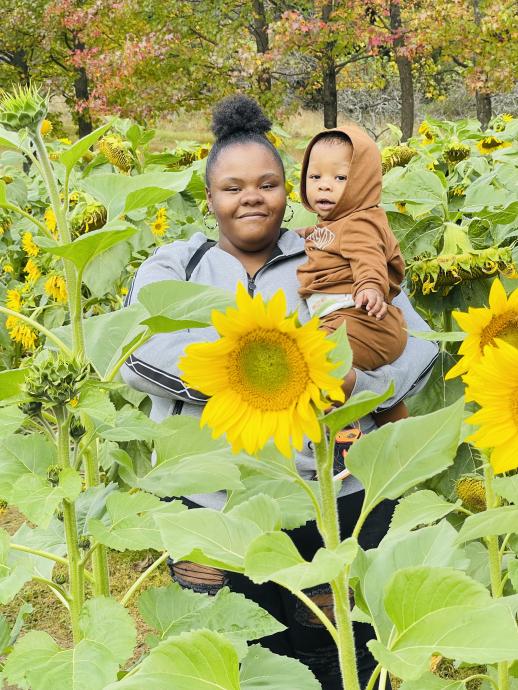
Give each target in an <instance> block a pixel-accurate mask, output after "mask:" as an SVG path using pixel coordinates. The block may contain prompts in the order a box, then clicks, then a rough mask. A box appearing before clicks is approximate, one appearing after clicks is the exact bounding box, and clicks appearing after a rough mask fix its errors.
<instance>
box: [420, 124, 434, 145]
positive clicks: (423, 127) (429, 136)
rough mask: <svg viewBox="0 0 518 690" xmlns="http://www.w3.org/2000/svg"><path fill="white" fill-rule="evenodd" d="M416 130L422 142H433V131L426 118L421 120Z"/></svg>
mask: <svg viewBox="0 0 518 690" xmlns="http://www.w3.org/2000/svg"><path fill="white" fill-rule="evenodd" d="M417 131H418V132H419V134H421V135H422V137H423V143H426V144H433V142H434V141H435V131H434V129H433V128H432V127H431V126H430V124H429V123H428V122H427V121H426V120H424V121H423V122H421V124H420V125H419V129H418V130H417Z"/></svg>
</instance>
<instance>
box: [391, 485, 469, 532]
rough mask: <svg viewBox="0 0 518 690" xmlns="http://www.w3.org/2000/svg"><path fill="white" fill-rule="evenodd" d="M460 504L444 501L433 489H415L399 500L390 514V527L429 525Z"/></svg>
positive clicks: (406, 527)
mask: <svg viewBox="0 0 518 690" xmlns="http://www.w3.org/2000/svg"><path fill="white" fill-rule="evenodd" d="M460 504H461V501H457V503H450V502H449V501H446V500H445V499H444V498H443V497H442V496H439V495H438V494H436V493H435V491H427V490H424V491H416V492H414V493H412V494H410V495H409V496H405V498H402V499H401V500H400V501H399V503H398V505H397V506H396V509H395V511H394V515H393V516H392V521H391V523H390V529H391V530H396V529H398V530H406V531H409V530H412V529H414V527H417V526H418V525H429V524H430V523H431V522H435V521H436V520H440V519H441V518H443V517H445V516H446V515H449V513H451V512H453V511H454V510H455V509H456V508H457V507H458V506H459V505H460Z"/></svg>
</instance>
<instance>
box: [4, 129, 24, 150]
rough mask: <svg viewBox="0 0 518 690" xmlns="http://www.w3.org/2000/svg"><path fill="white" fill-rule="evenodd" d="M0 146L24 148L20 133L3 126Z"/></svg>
mask: <svg viewBox="0 0 518 690" xmlns="http://www.w3.org/2000/svg"><path fill="white" fill-rule="evenodd" d="M0 146H1V147H2V148H4V149H22V145H21V141H20V137H19V136H18V134H16V132H10V131H9V130H7V129H4V128H3V127H0Z"/></svg>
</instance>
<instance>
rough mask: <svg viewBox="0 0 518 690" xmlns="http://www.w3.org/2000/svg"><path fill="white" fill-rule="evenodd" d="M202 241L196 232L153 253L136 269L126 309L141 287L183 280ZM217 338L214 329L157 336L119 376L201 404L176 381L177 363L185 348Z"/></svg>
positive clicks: (197, 396)
mask: <svg viewBox="0 0 518 690" xmlns="http://www.w3.org/2000/svg"><path fill="white" fill-rule="evenodd" d="M205 240H206V238H205V237H204V235H202V234H201V233H197V234H196V235H193V237H191V238H190V240H189V241H188V242H173V243H172V244H168V245H164V246H163V247H160V248H159V249H157V250H156V252H155V253H154V254H153V255H152V256H150V257H149V258H148V259H146V261H144V262H143V263H142V265H141V266H140V267H139V269H138V271H137V273H136V275H135V278H134V281H133V284H132V286H131V290H130V292H129V294H128V298H127V300H126V306H129V305H130V304H133V303H134V302H135V301H137V297H138V293H139V291H140V290H141V288H143V287H144V286H145V285H150V284H152V283H156V282H158V281H161V280H185V268H186V266H187V263H188V261H189V259H190V257H191V256H192V255H193V253H194V252H195V251H196V249H197V248H198V247H199V246H200V245H201V244H202V243H203V242H205ZM217 337H218V335H217V333H216V330H215V329H214V328H193V329H186V330H182V331H175V332H174V333H158V334H157V335H154V336H153V337H152V338H151V339H150V340H148V342H147V343H146V344H145V345H142V346H141V347H140V348H139V349H138V350H136V351H135V352H134V354H133V355H131V356H130V357H129V358H128V359H127V361H126V363H125V364H124V365H123V366H122V368H121V370H120V371H121V376H122V378H123V380H124V382H125V383H127V384H128V385H129V386H132V388H136V389H137V390H140V391H142V392H143V393H147V394H148V395H157V396H159V397H165V398H176V399H178V400H185V401H188V402H191V403H197V404H200V405H201V404H203V403H205V401H206V399H207V398H206V397H205V396H204V395H203V394H202V393H199V392H198V391H195V390H192V389H190V388H187V387H186V386H185V384H184V383H183V381H182V380H181V378H180V375H179V371H178V360H179V359H180V357H181V355H182V354H183V351H184V349H185V347H186V346H187V345H190V344H191V343H198V342H209V341H211V340H216V339H217Z"/></svg>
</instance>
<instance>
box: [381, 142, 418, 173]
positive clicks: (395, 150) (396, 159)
mask: <svg viewBox="0 0 518 690" xmlns="http://www.w3.org/2000/svg"><path fill="white" fill-rule="evenodd" d="M414 156H417V151H416V150H415V149H413V148H410V146H387V147H386V148H384V149H383V150H382V152H381V169H382V172H383V173H386V172H388V171H389V170H392V168H395V167H396V166H397V165H400V166H401V167H405V165H407V164H408V163H409V162H410V161H411V160H412V158H413V157H414Z"/></svg>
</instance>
